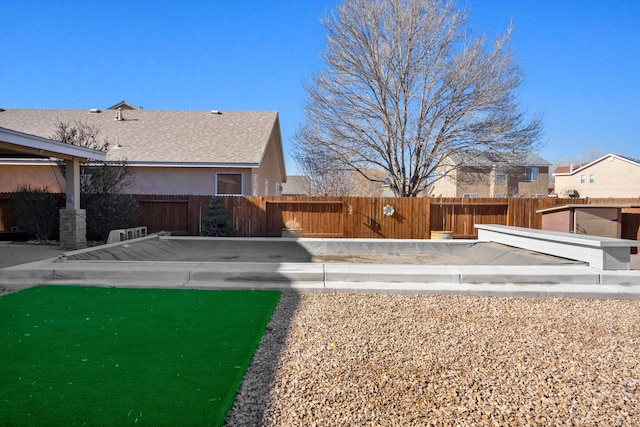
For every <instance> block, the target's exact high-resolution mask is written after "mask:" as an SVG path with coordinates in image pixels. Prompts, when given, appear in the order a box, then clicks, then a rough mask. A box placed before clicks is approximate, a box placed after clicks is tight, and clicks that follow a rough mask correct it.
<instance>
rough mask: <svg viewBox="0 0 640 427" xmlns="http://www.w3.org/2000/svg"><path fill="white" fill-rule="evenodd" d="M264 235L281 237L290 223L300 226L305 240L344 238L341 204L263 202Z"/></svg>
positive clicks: (319, 201)
mask: <svg viewBox="0 0 640 427" xmlns="http://www.w3.org/2000/svg"><path fill="white" fill-rule="evenodd" d="M265 209H266V221H267V224H266V235H267V236H280V235H281V234H282V229H283V228H284V227H285V224H286V223H287V221H289V220H295V221H297V222H298V223H299V224H300V225H301V226H302V232H303V235H304V236H305V237H343V236H344V203H343V202H342V201H333V200H306V201H288V200H268V201H266V206H265Z"/></svg>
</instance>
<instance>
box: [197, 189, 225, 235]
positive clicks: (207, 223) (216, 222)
mask: <svg viewBox="0 0 640 427" xmlns="http://www.w3.org/2000/svg"><path fill="white" fill-rule="evenodd" d="M200 234H202V235H203V236H210V237H228V236H233V224H232V223H231V217H229V212H227V207H226V206H225V204H224V199H223V198H222V197H214V198H213V200H211V203H209V207H208V208H207V213H206V215H205V217H204V218H203V219H202V232H201V233H200Z"/></svg>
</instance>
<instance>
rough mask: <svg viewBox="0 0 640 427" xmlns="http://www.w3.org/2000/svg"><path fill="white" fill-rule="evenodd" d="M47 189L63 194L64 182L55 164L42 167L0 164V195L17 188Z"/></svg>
mask: <svg viewBox="0 0 640 427" xmlns="http://www.w3.org/2000/svg"><path fill="white" fill-rule="evenodd" d="M22 184H31V186H32V187H38V188H42V187H45V186H46V187H49V189H50V190H51V192H53V193H64V192H65V188H66V186H65V180H64V178H63V177H62V174H61V173H60V168H59V167H58V165H57V163H55V162H54V163H50V164H43V165H25V164H19V165H7V164H0V193H11V192H13V191H14V190H15V189H16V187H17V186H19V185H22Z"/></svg>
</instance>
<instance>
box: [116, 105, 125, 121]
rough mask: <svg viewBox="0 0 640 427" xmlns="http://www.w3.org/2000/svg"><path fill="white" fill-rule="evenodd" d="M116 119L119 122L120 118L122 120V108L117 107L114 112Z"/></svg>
mask: <svg viewBox="0 0 640 427" xmlns="http://www.w3.org/2000/svg"><path fill="white" fill-rule="evenodd" d="M116 120H117V121H119V122H121V121H122V120H124V119H123V118H122V108H118V111H117V112H116Z"/></svg>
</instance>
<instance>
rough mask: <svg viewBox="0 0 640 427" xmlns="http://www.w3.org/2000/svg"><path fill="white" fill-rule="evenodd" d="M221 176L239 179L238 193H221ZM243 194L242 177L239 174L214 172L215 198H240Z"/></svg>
mask: <svg viewBox="0 0 640 427" xmlns="http://www.w3.org/2000/svg"><path fill="white" fill-rule="evenodd" d="M221 175H236V176H239V177H240V192H239V193H221V192H220V185H219V180H220V176H221ZM243 194H244V176H243V174H242V173H240V172H216V196H242V195H243Z"/></svg>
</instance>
